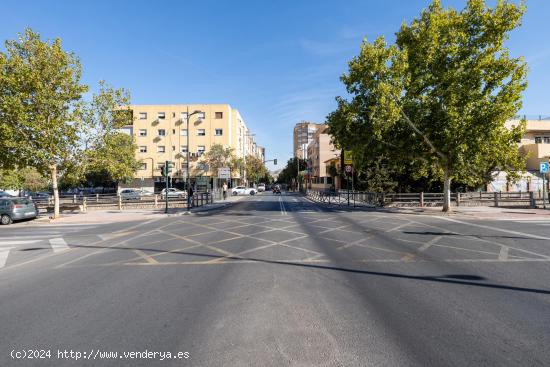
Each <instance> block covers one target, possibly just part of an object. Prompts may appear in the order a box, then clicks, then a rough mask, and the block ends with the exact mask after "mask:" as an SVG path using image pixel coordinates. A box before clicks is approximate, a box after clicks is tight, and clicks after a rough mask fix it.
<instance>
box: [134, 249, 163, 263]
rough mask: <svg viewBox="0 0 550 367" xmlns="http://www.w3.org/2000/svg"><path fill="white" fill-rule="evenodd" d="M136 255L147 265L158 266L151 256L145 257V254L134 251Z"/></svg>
mask: <svg viewBox="0 0 550 367" xmlns="http://www.w3.org/2000/svg"><path fill="white" fill-rule="evenodd" d="M134 252H135V253H136V254H138V255H139V256H140V257H141V258H143V259H144V260H145V261H147V262H148V263H149V264H158V263H159V262H158V261H157V260H155V259H153V258H152V257H151V256H149V255H147V254H146V253H145V252H143V251H141V250H134Z"/></svg>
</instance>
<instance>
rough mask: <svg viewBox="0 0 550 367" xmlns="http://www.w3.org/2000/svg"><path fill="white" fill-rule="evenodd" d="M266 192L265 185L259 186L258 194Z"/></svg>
mask: <svg viewBox="0 0 550 367" xmlns="http://www.w3.org/2000/svg"><path fill="white" fill-rule="evenodd" d="M264 191H265V185H264V184H260V185H258V192H264Z"/></svg>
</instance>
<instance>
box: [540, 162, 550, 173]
mask: <svg viewBox="0 0 550 367" xmlns="http://www.w3.org/2000/svg"><path fill="white" fill-rule="evenodd" d="M540 173H548V162H540Z"/></svg>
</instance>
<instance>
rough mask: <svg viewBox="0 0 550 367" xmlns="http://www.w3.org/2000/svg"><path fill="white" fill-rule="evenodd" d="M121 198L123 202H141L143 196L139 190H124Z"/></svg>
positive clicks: (121, 192)
mask: <svg viewBox="0 0 550 367" xmlns="http://www.w3.org/2000/svg"><path fill="white" fill-rule="evenodd" d="M120 198H121V199H122V200H140V199H141V194H140V192H139V191H138V190H134V189H124V190H122V191H120Z"/></svg>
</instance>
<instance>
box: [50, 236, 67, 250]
mask: <svg viewBox="0 0 550 367" xmlns="http://www.w3.org/2000/svg"><path fill="white" fill-rule="evenodd" d="M50 245H51V246H52V250H53V252H61V251H66V250H69V249H70V247H69V246H67V242H65V240H64V239H63V238H61V237H59V238H51V239H50Z"/></svg>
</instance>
